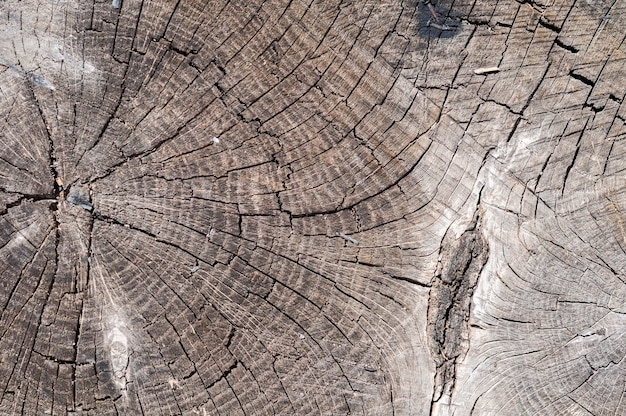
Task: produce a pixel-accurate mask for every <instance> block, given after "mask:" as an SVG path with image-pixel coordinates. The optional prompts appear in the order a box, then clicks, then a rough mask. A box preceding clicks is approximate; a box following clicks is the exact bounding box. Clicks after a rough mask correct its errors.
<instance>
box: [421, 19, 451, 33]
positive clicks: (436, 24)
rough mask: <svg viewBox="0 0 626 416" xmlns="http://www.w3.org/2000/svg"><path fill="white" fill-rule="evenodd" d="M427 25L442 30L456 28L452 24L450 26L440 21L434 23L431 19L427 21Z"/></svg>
mask: <svg viewBox="0 0 626 416" xmlns="http://www.w3.org/2000/svg"><path fill="white" fill-rule="evenodd" d="M426 27H434V28H435V29H439V30H441V31H446V30H454V29H455V28H454V27H452V26H448V25H441V24H439V23H433V22H431V21H430V20H429V21H428V22H426Z"/></svg>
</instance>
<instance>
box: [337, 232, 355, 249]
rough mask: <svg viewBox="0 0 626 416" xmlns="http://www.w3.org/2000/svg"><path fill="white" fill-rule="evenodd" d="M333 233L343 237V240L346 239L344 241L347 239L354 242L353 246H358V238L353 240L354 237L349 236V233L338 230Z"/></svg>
mask: <svg viewBox="0 0 626 416" xmlns="http://www.w3.org/2000/svg"><path fill="white" fill-rule="evenodd" d="M335 235H336V236H337V237H341V238H343V239H344V240H346V241H349V242H350V243H352V244H354V245H355V246H358V245H359V241H358V240H355V239H354V238H352V237H350V236H349V235H345V234H344V233H340V232H339V231H337V232H336V233H335Z"/></svg>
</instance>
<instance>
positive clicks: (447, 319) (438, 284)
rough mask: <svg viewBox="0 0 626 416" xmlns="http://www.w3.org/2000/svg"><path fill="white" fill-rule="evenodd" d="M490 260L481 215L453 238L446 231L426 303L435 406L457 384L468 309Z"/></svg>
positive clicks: (466, 340) (465, 342) (466, 342)
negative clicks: (482, 229) (481, 229)
mask: <svg viewBox="0 0 626 416" xmlns="http://www.w3.org/2000/svg"><path fill="white" fill-rule="evenodd" d="M488 257H489V247H488V244H487V242H486V241H485V240H484V238H483V236H482V234H481V231H480V214H479V211H478V210H476V212H475V214H474V218H473V219H472V222H471V223H470V225H469V226H468V227H467V229H466V230H465V231H464V232H463V234H462V235H461V236H460V237H458V238H456V237H455V236H454V235H453V233H452V232H451V231H448V233H446V235H445V236H444V239H443V241H442V249H441V253H440V260H439V266H438V268H437V272H436V274H435V279H434V282H433V285H432V289H431V292H430V298H429V301H428V329H427V330H428V335H429V341H430V349H431V355H432V357H433V359H434V361H435V365H436V371H435V385H434V391H433V396H432V403H431V413H432V410H433V406H434V404H435V403H437V402H439V401H440V400H441V399H442V398H449V397H450V395H451V393H452V389H453V387H454V383H455V380H456V367H457V359H461V358H462V357H463V356H464V355H465V353H466V352H467V349H468V348H469V327H468V321H469V316H470V307H471V300H472V295H473V293H474V288H475V287H476V284H477V283H478V277H479V276H480V274H481V272H482V270H483V267H484V266H485V264H486V263H487V259H488Z"/></svg>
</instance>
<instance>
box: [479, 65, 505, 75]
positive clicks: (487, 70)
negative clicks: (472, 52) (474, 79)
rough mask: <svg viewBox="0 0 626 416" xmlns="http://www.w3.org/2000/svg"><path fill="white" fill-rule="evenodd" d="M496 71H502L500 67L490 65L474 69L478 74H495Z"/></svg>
mask: <svg viewBox="0 0 626 416" xmlns="http://www.w3.org/2000/svg"><path fill="white" fill-rule="evenodd" d="M495 72H500V68H498V67H497V66H488V67H484V68H476V69H475V70H474V73H475V74H476V75H486V74H493V73H495Z"/></svg>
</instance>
